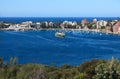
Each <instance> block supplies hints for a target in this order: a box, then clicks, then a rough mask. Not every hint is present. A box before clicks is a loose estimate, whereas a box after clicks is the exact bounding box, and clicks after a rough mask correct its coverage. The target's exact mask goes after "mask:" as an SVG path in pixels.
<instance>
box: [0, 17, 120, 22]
mask: <svg viewBox="0 0 120 79" xmlns="http://www.w3.org/2000/svg"><path fill="white" fill-rule="evenodd" d="M94 18H96V19H97V20H116V19H119V20H120V18H119V17H0V21H5V22H9V23H21V22H24V21H33V22H42V21H52V22H63V21H65V20H67V21H77V22H81V20H82V19H87V20H88V21H93V19H94Z"/></svg>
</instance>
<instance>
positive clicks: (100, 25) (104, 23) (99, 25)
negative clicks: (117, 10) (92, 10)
mask: <svg viewBox="0 0 120 79" xmlns="http://www.w3.org/2000/svg"><path fill="white" fill-rule="evenodd" d="M106 25H107V21H104V20H100V21H97V29H99V28H101V27H102V26H106Z"/></svg>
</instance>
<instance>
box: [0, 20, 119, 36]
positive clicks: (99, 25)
mask: <svg viewBox="0 0 120 79" xmlns="http://www.w3.org/2000/svg"><path fill="white" fill-rule="evenodd" d="M40 29H64V30H66V29H76V30H86V31H96V32H104V33H113V34H120V20H97V19H96V18H95V19H93V21H88V20H87V19H83V20H81V21H80V22H76V21H63V22H60V21H58V22H52V21H49V22H48V21H43V22H32V21H26V22H21V23H19V24H16V23H7V22H3V21H0V30H15V31H25V30H40Z"/></svg>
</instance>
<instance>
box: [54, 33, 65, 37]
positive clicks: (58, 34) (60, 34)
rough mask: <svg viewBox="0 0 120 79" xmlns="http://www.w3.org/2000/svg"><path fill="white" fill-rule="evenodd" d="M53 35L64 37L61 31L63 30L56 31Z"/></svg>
mask: <svg viewBox="0 0 120 79" xmlns="http://www.w3.org/2000/svg"><path fill="white" fill-rule="evenodd" d="M55 36H56V37H65V33H63V32H56V33H55Z"/></svg>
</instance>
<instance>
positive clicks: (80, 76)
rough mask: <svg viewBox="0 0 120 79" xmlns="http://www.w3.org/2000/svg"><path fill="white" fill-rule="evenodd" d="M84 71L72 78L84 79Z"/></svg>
mask: <svg viewBox="0 0 120 79" xmlns="http://www.w3.org/2000/svg"><path fill="white" fill-rule="evenodd" d="M85 77H86V75H85V73H80V74H79V75H77V76H75V77H74V79H86V78H85Z"/></svg>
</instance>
